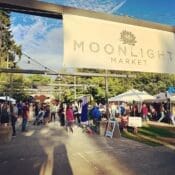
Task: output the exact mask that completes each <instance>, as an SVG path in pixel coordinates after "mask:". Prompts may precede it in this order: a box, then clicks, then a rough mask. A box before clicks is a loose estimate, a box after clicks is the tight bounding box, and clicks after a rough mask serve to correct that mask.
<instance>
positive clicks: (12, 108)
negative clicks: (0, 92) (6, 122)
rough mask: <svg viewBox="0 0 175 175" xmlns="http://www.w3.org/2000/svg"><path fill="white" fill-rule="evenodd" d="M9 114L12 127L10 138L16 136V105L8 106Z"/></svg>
mask: <svg viewBox="0 0 175 175" xmlns="http://www.w3.org/2000/svg"><path fill="white" fill-rule="evenodd" d="M10 114H11V125H12V131H13V133H12V136H16V121H17V118H18V108H17V105H16V103H13V104H11V105H10Z"/></svg>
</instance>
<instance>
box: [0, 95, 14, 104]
mask: <svg viewBox="0 0 175 175" xmlns="http://www.w3.org/2000/svg"><path fill="white" fill-rule="evenodd" d="M0 100H2V101H9V102H12V103H16V100H15V99H14V98H11V97H9V96H1V97H0Z"/></svg>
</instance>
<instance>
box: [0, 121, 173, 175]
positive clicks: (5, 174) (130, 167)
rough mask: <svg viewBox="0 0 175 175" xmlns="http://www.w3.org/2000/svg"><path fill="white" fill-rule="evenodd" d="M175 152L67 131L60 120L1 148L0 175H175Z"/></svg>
mask: <svg viewBox="0 0 175 175" xmlns="http://www.w3.org/2000/svg"><path fill="white" fill-rule="evenodd" d="M174 174H175V152H174V151H173V150H171V149H169V148H166V147H164V146H156V147H152V146H149V145H145V144H142V143H138V142H135V141H132V140H129V139H126V138H122V137H121V138H118V139H116V138H113V139H111V138H108V137H104V136H99V135H96V134H88V133H86V132H84V131H83V130H82V128H80V127H78V126H74V132H73V133H71V132H67V131H66V130H65V128H63V127H61V126H60V125H59V123H58V121H56V122H53V123H49V124H48V125H47V126H33V125H32V124H30V125H29V126H28V132H26V133H21V132H20V128H18V130H17V136H16V137H14V138H12V141H11V142H10V143H6V144H1V145H0V175H174Z"/></svg>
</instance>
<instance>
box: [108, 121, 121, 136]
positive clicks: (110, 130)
mask: <svg viewBox="0 0 175 175" xmlns="http://www.w3.org/2000/svg"><path fill="white" fill-rule="evenodd" d="M116 129H117V130H116ZM115 130H116V131H117V132H118V134H119V135H120V130H119V126H118V123H117V122H116V121H115V120H110V119H109V121H108V125H107V128H106V133H105V136H108V137H111V138H112V137H113V134H114V131H115Z"/></svg>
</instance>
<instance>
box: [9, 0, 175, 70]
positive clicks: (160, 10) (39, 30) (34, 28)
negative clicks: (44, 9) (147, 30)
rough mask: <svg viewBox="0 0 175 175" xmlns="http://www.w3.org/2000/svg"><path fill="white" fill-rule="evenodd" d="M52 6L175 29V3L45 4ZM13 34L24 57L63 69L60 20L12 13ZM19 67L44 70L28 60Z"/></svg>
mask: <svg viewBox="0 0 175 175" xmlns="http://www.w3.org/2000/svg"><path fill="white" fill-rule="evenodd" d="M42 1H45V2H49V3H55V4H60V5H66V6H71V7H78V8H82V9H89V10H93V11H98V12H105V13H109V14H113V15H124V16H125V15H127V16H130V17H133V18H137V19H143V20H147V21H152V22H156V23H161V24H166V25H173V26H175V10H174V9H175V1H174V0H42ZM11 22H12V25H11V30H12V32H13V36H14V39H15V41H16V42H17V43H18V44H21V45H22V49H23V52H24V53H27V54H28V55H29V56H31V57H32V58H34V59H36V60H37V61H39V62H41V63H42V64H43V65H45V66H48V67H50V68H51V69H53V70H58V69H60V68H61V62H62V58H63V27H62V21H61V20H55V19H48V18H43V17H37V16H31V15H24V14H18V13H12V15H11ZM19 65H20V66H21V67H23V68H24V69H31V68H33V69H43V67H41V66H38V65H37V64H34V63H32V62H31V63H30V64H28V61H27V59H26V58H25V57H23V58H22V59H21V61H20V62H19Z"/></svg>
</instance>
